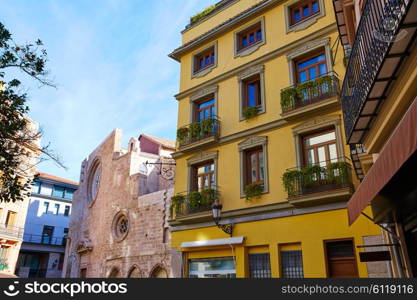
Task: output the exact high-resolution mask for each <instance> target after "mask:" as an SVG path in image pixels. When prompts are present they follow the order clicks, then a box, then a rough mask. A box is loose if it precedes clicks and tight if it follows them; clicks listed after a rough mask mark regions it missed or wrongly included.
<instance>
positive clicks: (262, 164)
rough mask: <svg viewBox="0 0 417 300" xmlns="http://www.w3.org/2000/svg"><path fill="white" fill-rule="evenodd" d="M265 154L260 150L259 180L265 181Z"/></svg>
mask: <svg viewBox="0 0 417 300" xmlns="http://www.w3.org/2000/svg"><path fill="white" fill-rule="evenodd" d="M264 172H265V170H264V156H263V152H259V180H261V181H264V178H265V176H264Z"/></svg>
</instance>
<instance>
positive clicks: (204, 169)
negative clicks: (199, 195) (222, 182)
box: [192, 161, 216, 191]
mask: <svg viewBox="0 0 417 300" xmlns="http://www.w3.org/2000/svg"><path fill="white" fill-rule="evenodd" d="M214 168H215V167H214V161H209V162H205V163H202V164H199V165H196V166H193V169H192V171H193V173H194V176H193V183H192V184H193V190H194V191H201V190H204V189H209V188H214V187H215V182H216V178H215V170H214Z"/></svg>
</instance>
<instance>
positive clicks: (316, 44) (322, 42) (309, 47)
mask: <svg viewBox="0 0 417 300" xmlns="http://www.w3.org/2000/svg"><path fill="white" fill-rule="evenodd" d="M329 43H330V38H329V37H326V38H324V39H321V40H316V41H311V42H308V43H306V44H304V45H303V46H302V47H300V48H297V49H295V50H294V51H292V52H291V53H289V54H288V55H287V59H288V60H292V59H294V58H296V57H298V56H300V55H302V54H305V53H307V52H309V51H311V50H314V49H316V48H319V47H324V46H326V45H328V44H329Z"/></svg>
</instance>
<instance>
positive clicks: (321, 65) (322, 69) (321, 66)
mask: <svg viewBox="0 0 417 300" xmlns="http://www.w3.org/2000/svg"><path fill="white" fill-rule="evenodd" d="M319 68H320V76H321V75H324V74H326V73H327V66H326V64H320V65H319Z"/></svg>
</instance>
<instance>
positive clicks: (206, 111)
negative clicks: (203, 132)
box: [194, 95, 216, 122]
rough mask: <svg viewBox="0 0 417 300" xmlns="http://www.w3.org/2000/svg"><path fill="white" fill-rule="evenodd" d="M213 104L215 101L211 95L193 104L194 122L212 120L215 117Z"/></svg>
mask: <svg viewBox="0 0 417 300" xmlns="http://www.w3.org/2000/svg"><path fill="white" fill-rule="evenodd" d="M215 104H216V100H215V99H214V97H213V95H211V96H209V97H207V98H204V99H202V100H200V101H198V102H196V103H195V104H194V105H195V106H194V111H195V116H194V120H195V122H201V121H203V120H207V119H213V118H214V116H215Z"/></svg>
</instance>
